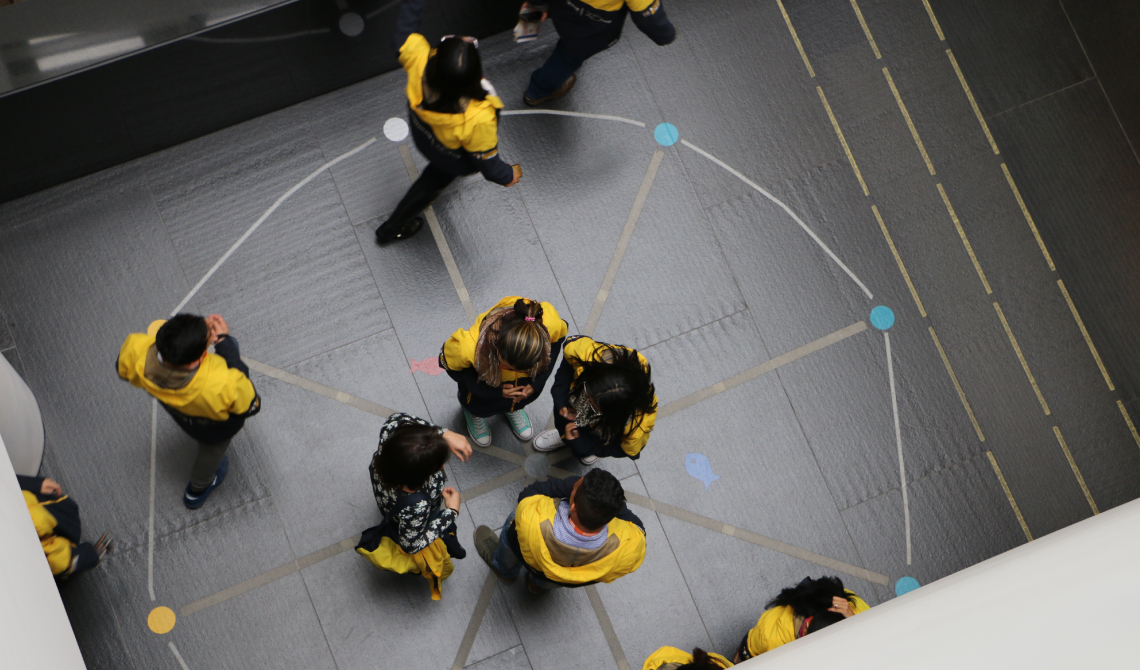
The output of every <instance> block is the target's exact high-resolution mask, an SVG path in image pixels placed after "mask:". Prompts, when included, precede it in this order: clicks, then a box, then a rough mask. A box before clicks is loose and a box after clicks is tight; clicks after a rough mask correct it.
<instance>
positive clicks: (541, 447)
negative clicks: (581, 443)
mask: <svg viewBox="0 0 1140 670" xmlns="http://www.w3.org/2000/svg"><path fill="white" fill-rule="evenodd" d="M550 433H554V435H555V436H557V435H558V431H556V430H545V431H543V432H541V433H539V434H538V437H536V438H534V444H532V445H531V446H533V447H534V450H535V451H554V450H556V449H561V448H562V447H564V446H566V445H564V444H563V443H562V439H561V438H558V441H557V442H554V443H553V444H545V443H546V442H547V440H544V439H543V436H545V435H548V434H550ZM540 442H542V443H543V444H539V443H540Z"/></svg>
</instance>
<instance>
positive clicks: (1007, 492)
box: [986, 451, 1033, 542]
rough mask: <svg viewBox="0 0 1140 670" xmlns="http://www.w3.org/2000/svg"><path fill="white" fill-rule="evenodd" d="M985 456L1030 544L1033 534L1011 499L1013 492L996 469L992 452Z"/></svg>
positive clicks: (1015, 502) (1014, 501) (1015, 503)
mask: <svg viewBox="0 0 1140 670" xmlns="http://www.w3.org/2000/svg"><path fill="white" fill-rule="evenodd" d="M986 456H989V458H990V465H992V466H993V468H994V474H995V475H997V478H998V481H999V482H1001V488H1002V490H1003V491H1005V497H1006V500H1009V506H1010V507H1012V508H1013V513H1014V515H1016V516H1017V523H1019V524H1021V531H1022V532H1023V533H1025V539H1026V540H1028V541H1030V542H1032V541H1033V533H1030V532H1029V525H1028V524H1026V523H1025V517H1023V516H1022V515H1021V508H1020V507H1018V506H1017V501H1016V500H1014V499H1013V492H1012V491H1010V490H1009V484H1008V483H1006V481H1005V476H1004V475H1002V473H1001V468H999V467H998V464H997V459H996V458H994V452H992V451H987V452H986Z"/></svg>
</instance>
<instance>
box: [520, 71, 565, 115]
mask: <svg viewBox="0 0 1140 670" xmlns="http://www.w3.org/2000/svg"><path fill="white" fill-rule="evenodd" d="M576 83H578V75H576V74H572V75H570V78H569V79H567V80H566V81H564V82H562V85H561V86H559V87H558V88H556V89H555V90H554V92H553V93H551V94H550V95H547V96H544V97H541V98H532V97H530V96H529V95H527V94H526V93H523V102H525V103H526V104H527V105H528V106H529V107H534V106H536V105H541V104H542V103H544V102H550V101H551V100H554V99H556V98H561V97H562V96H564V95H566V94H567V93H569V92H570V89H572V88H574V84H576Z"/></svg>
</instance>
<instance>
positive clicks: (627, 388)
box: [573, 344, 657, 436]
mask: <svg viewBox="0 0 1140 670" xmlns="http://www.w3.org/2000/svg"><path fill="white" fill-rule="evenodd" d="M577 363H578V364H579V365H581V366H582V372H581V374H579V375H578V376H577V378H575V380H574V382H573V387H574V388H575V389H579V390H582V391H585V392H586V395H587V396H588V397H589V399H590V402H591V404H592V405H594V407H595V409H597V411H598V413H599V414H600V415H601V416H600V424H601V425H600V426H599V432H600V433H602V434H605V435H622V436H624V435H628V434H629V432H631V431H632V430H633V429H634V428H636V427H637V426H638V425H640V422H641V417H643V416H644V415H646V414H652V413H653V412H656V411H657V400H656V399H655V397H654V393H655V391H654V388H653V381H652V376H651V374H650V373H651V370H650V367H649V363H645V364H644V365H642V363H641V359H640V358H639V357H638V355H637V352H636V351H633V350H632V349H626V348H625V347H615V346H613V345H609V344H607V345H603V348H602V349H601V350H599V351H598V352H597V353H596V354H595V355H594V357H593V358H592V359H591V360H579V361H577Z"/></svg>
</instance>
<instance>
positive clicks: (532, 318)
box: [523, 316, 534, 321]
mask: <svg viewBox="0 0 1140 670" xmlns="http://www.w3.org/2000/svg"><path fill="white" fill-rule="evenodd" d="M523 318H524V319H526V320H527V321H534V317H533V316H525V317H523Z"/></svg>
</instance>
